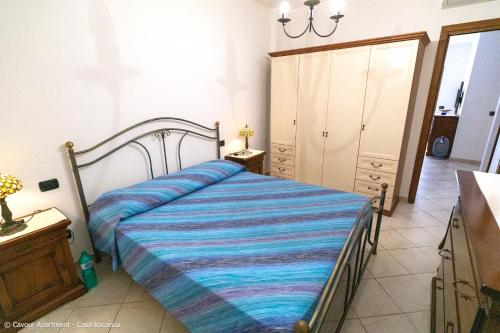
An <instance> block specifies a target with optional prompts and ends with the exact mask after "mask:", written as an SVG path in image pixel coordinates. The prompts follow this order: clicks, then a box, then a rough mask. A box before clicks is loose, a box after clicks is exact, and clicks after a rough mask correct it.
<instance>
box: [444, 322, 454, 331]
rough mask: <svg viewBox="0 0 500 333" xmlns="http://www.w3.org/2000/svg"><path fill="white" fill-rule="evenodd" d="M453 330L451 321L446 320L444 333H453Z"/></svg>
mask: <svg viewBox="0 0 500 333" xmlns="http://www.w3.org/2000/svg"><path fill="white" fill-rule="evenodd" d="M454 329H455V324H453V322H452V321H449V320H448V322H447V323H446V331H445V333H453V331H454Z"/></svg>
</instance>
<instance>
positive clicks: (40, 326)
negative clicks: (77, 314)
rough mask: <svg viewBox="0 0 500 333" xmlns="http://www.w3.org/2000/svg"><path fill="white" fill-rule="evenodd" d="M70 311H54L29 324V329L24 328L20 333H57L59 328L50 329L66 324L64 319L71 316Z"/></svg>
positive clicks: (60, 309)
mask: <svg viewBox="0 0 500 333" xmlns="http://www.w3.org/2000/svg"><path fill="white" fill-rule="evenodd" d="M71 311H72V310H71V309H62V308H59V309H56V310H54V311H52V312H50V313H48V314H46V315H45V316H43V317H42V318H40V319H38V320H36V321H34V322H33V323H31V325H32V326H31V327H26V328H23V329H22V330H21V331H20V332H23V333H28V332H29V333H36V332H43V333H56V332H59V330H60V326H59V327H57V326H56V327H51V326H54V324H55V325H57V324H62V323H64V322H66V319H67V318H68V317H69V315H70V314H71Z"/></svg>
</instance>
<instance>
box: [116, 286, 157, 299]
mask: <svg viewBox="0 0 500 333" xmlns="http://www.w3.org/2000/svg"><path fill="white" fill-rule="evenodd" d="M141 301H155V302H156V300H155V299H154V298H153V296H151V295H150V294H149V292H148V291H147V290H146V289H144V288H143V287H141V286H140V285H138V284H137V283H135V282H132V285H131V286H130V289H129V291H128V293H127V296H125V301H124V302H125V303H129V302H141Z"/></svg>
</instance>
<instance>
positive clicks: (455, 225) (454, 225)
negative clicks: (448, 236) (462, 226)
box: [451, 217, 459, 229]
mask: <svg viewBox="0 0 500 333" xmlns="http://www.w3.org/2000/svg"><path fill="white" fill-rule="evenodd" d="M451 224H452V225H453V228H456V229H458V228H459V225H458V219H457V218H456V217H455V218H453V220H452V223H451Z"/></svg>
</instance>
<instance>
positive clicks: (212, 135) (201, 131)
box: [65, 117, 224, 261]
mask: <svg viewBox="0 0 500 333" xmlns="http://www.w3.org/2000/svg"><path fill="white" fill-rule="evenodd" d="M168 121H170V122H174V123H176V124H181V125H183V126H185V127H186V128H179V127H163V128H158V129H154V130H148V131H146V132H144V133H142V134H139V135H137V136H135V137H133V138H132V139H128V140H126V141H124V142H121V143H119V144H118V145H117V146H115V147H114V148H113V149H110V150H108V151H107V152H105V153H103V154H101V155H99V156H98V157H97V158H95V159H93V160H91V161H90V162H86V163H81V164H79V163H78V162H77V158H78V157H81V156H83V155H86V154H88V153H91V152H93V151H95V150H96V149H98V148H100V147H102V146H104V145H105V144H107V143H110V142H112V141H114V140H116V141H117V140H119V139H120V138H121V137H122V136H123V135H124V134H126V133H128V132H130V131H132V130H134V129H136V128H139V127H142V126H145V125H148V124H151V123H156V122H168ZM219 125H220V123H219V122H216V123H215V128H210V127H207V126H204V125H201V124H198V123H195V122H193V121H190V120H186V119H182V118H175V117H158V118H152V119H148V120H145V121H141V122H139V123H137V124H135V125H132V126H130V127H127V128H126V129H124V130H122V131H120V132H118V133H116V134H114V135H112V136H110V137H109V138H107V139H105V140H103V141H101V142H99V143H97V144H96V145H94V146H92V147H90V148H87V149H84V150H80V151H75V150H74V143H73V142H71V141H68V142H66V143H65V146H66V148H67V150H68V154H69V159H70V162H71V167H72V170H73V175H74V177H75V182H76V187H77V190H78V196H79V197H80V202H81V205H82V209H83V213H84V216H85V222H86V223H88V222H89V206H88V204H87V200H86V198H85V192H84V190H83V184H82V179H81V177H80V169H82V168H86V167H89V166H92V165H94V164H96V163H97V162H99V161H101V160H103V159H105V158H106V157H109V156H110V155H112V154H114V153H116V152H117V151H119V150H121V149H122V148H124V147H127V146H129V145H136V146H137V147H139V148H140V149H142V150H143V151H144V152H145V153H146V157H147V161H148V164H149V172H150V173H151V178H154V171H153V163H152V159H151V154H150V152H149V150H148V148H147V147H146V146H145V145H143V144H142V143H140V142H139V140H140V139H142V138H144V137H147V136H151V135H152V136H155V137H156V138H158V139H159V140H160V142H161V150H162V151H161V153H162V157H163V159H164V163H165V165H164V166H165V173H166V174H168V173H169V170H168V158H167V148H166V143H165V140H166V138H167V137H169V136H170V135H171V133H180V134H182V135H181V137H180V139H179V141H178V143H177V158H178V163H179V170H181V169H182V155H181V147H182V143H183V142H184V138H185V137H186V136H188V135H190V136H193V137H197V138H200V139H205V140H214V141H215V144H216V153H217V158H218V159H220V157H221V152H220V148H221V147H222V146H224V141H221V140H220V131H219ZM91 242H92V248H93V250H94V253H95V257H96V261H100V255H99V252H98V251H97V249H96V248H95V246H94V242H93V240H92V237H91Z"/></svg>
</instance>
